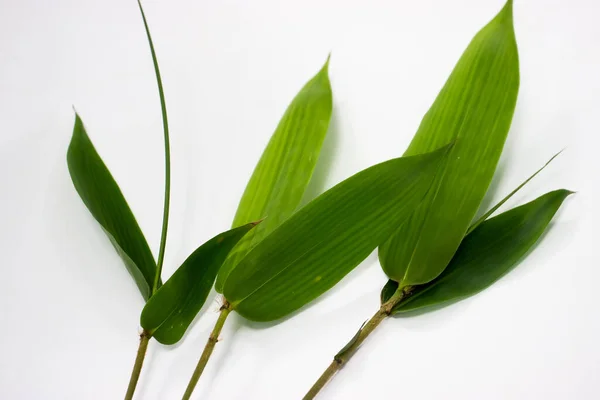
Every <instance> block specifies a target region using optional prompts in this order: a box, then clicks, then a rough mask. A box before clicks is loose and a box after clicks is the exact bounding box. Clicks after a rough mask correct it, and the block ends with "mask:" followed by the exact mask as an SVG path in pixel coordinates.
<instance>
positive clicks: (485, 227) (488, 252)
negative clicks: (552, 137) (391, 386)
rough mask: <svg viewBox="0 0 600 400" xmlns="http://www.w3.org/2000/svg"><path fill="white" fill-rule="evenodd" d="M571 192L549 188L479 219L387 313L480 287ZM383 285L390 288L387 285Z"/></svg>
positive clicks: (521, 251) (514, 259)
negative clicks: (448, 256)
mask: <svg viewBox="0 0 600 400" xmlns="http://www.w3.org/2000/svg"><path fill="white" fill-rule="evenodd" d="M572 193H573V192H570V191H568V190H564V189H561V190H556V191H553V192H549V193H546V194H545V195H543V196H541V197H538V198H537V199H536V200H534V201H532V202H530V203H527V204H525V205H522V206H520V207H516V208H513V209H512V210H509V211H507V212H505V213H502V214H500V215H498V216H497V217H494V218H491V219H489V220H487V221H485V222H483V223H482V224H481V225H479V226H478V227H477V228H476V229H475V230H473V232H471V233H470V234H469V235H468V236H467V237H466V238H465V239H464V241H463V243H462V244H461V245H460V247H459V248H458V251H457V252H456V254H455V255H454V258H453V259H452V261H451V262H450V264H449V265H448V268H446V269H445V270H444V272H442V274H441V275H440V276H439V277H437V278H436V279H435V280H433V281H432V282H430V283H428V284H426V285H422V286H416V287H414V288H413V291H412V294H411V295H410V296H409V297H407V298H406V299H404V300H403V301H401V302H400V303H399V304H398V305H397V306H396V307H394V308H393V310H392V311H393V312H394V313H403V312H408V311H414V310H418V309H421V308H425V307H432V306H439V305H443V304H446V303H449V302H454V301H457V300H460V299H464V298H466V297H469V296H472V295H474V294H476V293H479V292H480V291H482V290H484V289H485V288H487V287H488V286H490V285H491V284H493V283H494V282H496V281H497V280H498V279H500V278H501V277H502V276H504V275H505V274H506V273H507V272H509V271H510V270H511V269H512V268H513V267H514V266H515V265H516V264H517V263H518V262H519V261H520V260H521V259H522V258H523V256H525V255H526V254H527V253H528V252H529V250H530V249H531V248H532V247H533V245H534V244H535V243H536V242H537V241H538V239H539V238H540V236H542V234H543V233H544V231H545V230H546V228H547V227H548V224H549V223H550V221H551V220H552V217H553V216H554V214H555V213H556V211H558V209H559V207H560V206H561V204H562V203H563V201H564V200H565V199H566V198H567V197H568V196H569V195H570V194H572ZM388 285H390V286H391V287H393V284H390V283H388ZM388 285H386V286H388ZM396 285H397V283H396ZM391 287H390V288H388V289H387V291H388V292H389V290H390V289H391ZM384 290H385V288H384Z"/></svg>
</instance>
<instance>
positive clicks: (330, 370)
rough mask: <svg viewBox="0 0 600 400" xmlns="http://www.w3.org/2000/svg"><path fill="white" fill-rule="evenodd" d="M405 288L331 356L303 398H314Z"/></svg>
mask: <svg viewBox="0 0 600 400" xmlns="http://www.w3.org/2000/svg"><path fill="white" fill-rule="evenodd" d="M406 293H407V291H406V289H400V288H398V290H396V292H395V293H394V294H393V295H392V297H390V299H389V300H388V301H386V302H385V303H383V304H382V305H381V307H380V308H379V310H377V312H376V313H375V315H373V316H372V317H371V319H370V320H368V321H367V323H366V324H365V325H364V326H363V327H362V328H361V329H360V330H359V331H358V333H357V334H356V335H355V336H354V337H353V338H352V339H351V340H350V342H349V343H348V344H347V345H346V346H344V347H343V348H342V350H340V352H339V353H337V354H336V355H335V356H334V357H333V361H332V362H331V364H329V366H328V367H327V369H326V370H325V371H324V372H323V373H322V374H321V376H320V377H319V379H317V381H316V382H315V383H314V384H313V386H312V387H311V388H310V390H309V391H308V392H307V393H306V395H304V397H303V400H311V399H314V398H315V397H316V396H317V394H318V393H319V392H320V391H321V389H323V387H325V385H326V384H327V382H329V381H330V380H331V378H333V376H334V375H335V374H336V373H337V372H338V371H339V370H340V369H341V368H342V367H343V366H344V365H345V364H346V363H347V362H348V361H349V360H350V358H352V356H353V355H354V353H356V351H357V350H358V348H359V347H360V345H361V344H362V343H363V342H364V341H365V339H366V338H367V337H368V336H369V335H370V334H371V333H373V331H374V330H375V328H377V327H378V326H379V324H380V323H381V322H382V321H383V320H384V319H385V318H387V317H388V316H389V315H390V314H391V313H392V308H393V307H394V306H395V305H396V304H398V303H399V302H400V301H401V300H402V299H403V298H404V296H405V295H406Z"/></svg>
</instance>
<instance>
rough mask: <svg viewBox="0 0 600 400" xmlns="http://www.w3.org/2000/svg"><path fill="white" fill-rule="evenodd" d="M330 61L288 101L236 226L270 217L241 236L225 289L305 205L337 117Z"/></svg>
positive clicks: (228, 267) (227, 265)
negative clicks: (232, 275)
mask: <svg viewBox="0 0 600 400" xmlns="http://www.w3.org/2000/svg"><path fill="white" fill-rule="evenodd" d="M328 65H329V59H327V62H326V63H325V65H324V66H323V68H322V69H321V70H320V71H319V72H318V73H317V74H316V75H315V76H314V77H313V78H312V79H311V80H310V81H309V82H308V83H307V84H306V85H305V86H304V87H303V88H302V90H300V92H299V93H298V94H297V95H296V97H295V98H294V99H293V101H292V103H291V104H290V105H289V106H288V108H287V110H286V112H285V114H284V115H283V117H282V118H281V121H280V122H279V125H278V126H277V129H276V130H275V133H273V136H272V137H271V140H270V141H269V144H268V145H267V147H266V149H265V150H264V152H263V154H262V157H261V158H260V160H259V162H258V164H257V165H256V168H255V169H254V173H253V174H252V177H251V178H250V181H249V182H248V185H247V186H246V190H245V191H244V194H243V196H242V199H241V200H240V204H239V206H238V209H237V212H236V215H235V218H234V220H233V225H232V226H234V227H235V226H240V225H243V224H246V223H248V222H251V221H257V220H260V219H263V218H265V220H264V221H263V223H261V224H260V226H258V227H257V228H256V229H254V230H253V231H252V232H250V233H249V234H248V235H247V236H246V237H245V238H244V239H243V240H242V241H240V243H239V244H238V245H237V246H236V247H235V249H234V250H233V251H232V253H231V256H230V257H229V259H228V260H227V261H226V262H225V264H224V265H223V267H222V268H221V271H219V275H218V277H217V283H216V285H215V287H216V289H217V290H218V291H219V292H221V291H222V289H223V283H224V282H225V279H226V277H227V275H228V274H229V272H230V271H231V270H232V269H233V267H234V266H235V265H237V263H239V261H240V260H241V259H242V258H243V257H244V256H245V255H246V254H247V253H248V251H249V250H250V249H251V248H252V247H254V246H255V245H256V244H257V243H259V242H260V241H261V240H262V239H264V238H265V237H266V236H267V235H268V234H269V233H271V232H272V231H273V230H274V229H275V228H277V227H278V226H279V225H281V223H282V222H283V221H285V220H286V219H288V218H289V217H290V216H291V215H292V214H293V213H294V212H295V211H296V209H297V208H298V206H299V205H300V201H301V200H302V196H303V195H304V192H305V190H306V187H307V186H308V183H309V181H310V179H311V176H312V174H313V170H314V168H315V165H316V163H317V159H318V158H319V153H320V151H321V147H322V144H323V140H324V139H325V135H326V133H327V129H328V127H329V120H330V119H331V109H332V93H331V85H330V83H329V74H328Z"/></svg>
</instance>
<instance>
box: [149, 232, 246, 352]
mask: <svg viewBox="0 0 600 400" xmlns="http://www.w3.org/2000/svg"><path fill="white" fill-rule="evenodd" d="M257 224H258V223H256V222H253V223H249V224H246V225H243V226H241V227H239V228H234V229H231V230H229V231H227V232H223V233H221V234H219V235H217V236H215V237H214V238H212V239H211V240H209V241H208V242H206V243H204V244H203V245H202V246H200V247H198V249H196V250H195V251H194V252H193V253H192V254H191V255H190V256H189V257H188V258H187V259H186V260H185V261H184V262H183V264H182V265H181V267H179V268H178V269H177V271H175V273H174V274H173V275H172V276H171V278H169V280H168V281H167V282H166V283H165V284H164V285H163V286H162V287H161V288H160V289H159V290H158V291H157V292H156V293H155V294H154V295H153V296H152V297H151V298H150V300H148V303H146V306H145V307H144V309H143V310H142V315H141V318H140V323H141V325H142V327H143V328H144V329H145V330H146V331H147V332H148V333H149V334H150V335H152V336H153V337H154V338H155V339H156V340H158V341H159V342H160V343H162V344H175V343H177V342H178V341H179V339H181V338H182V337H183V335H184V333H185V331H186V330H187V328H188V326H189V325H190V324H191V323H192V321H193V320H194V318H195V317H196V314H198V312H199V311H200V309H201V308H202V306H203V305H204V302H205V301H206V297H207V296H208V293H209V292H210V289H211V288H212V286H213V283H214V281H215V277H216V276H217V272H218V271H219V268H220V267H221V265H222V264H223V261H224V260H225V258H226V257H227V255H228V254H229V252H230V251H231V249H232V248H233V246H235V245H236V243H238V241H239V240H240V239H242V238H243V237H244V235H246V233H248V232H249V231H250V230H251V229H252V228H254V227H255V226H256V225H257Z"/></svg>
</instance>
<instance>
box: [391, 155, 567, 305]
mask: <svg viewBox="0 0 600 400" xmlns="http://www.w3.org/2000/svg"><path fill="white" fill-rule="evenodd" d="M560 153H562V150H561V151H559V152H558V153H556V154H555V155H554V156H552V158H550V160H548V162H546V164H544V166H543V167H542V168H540V169H538V170H537V171H536V172H535V173H533V174H532V175H531V176H530V177H529V178H527V179H526V180H525V181H524V182H523V183H521V184H520V185H519V186H517V188H516V189H515V190H513V191H512V192H510V193H509V194H508V195H507V196H506V197H504V198H503V199H502V200H500V202H498V204H496V205H495V206H494V207H492V208H491V209H490V210H489V211H487V212H486V213H485V214H483V215H482V216H481V217H480V218H479V219H478V220H477V221H476V222H474V223H473V224H472V225H471V226H470V227H469V230H468V231H467V233H466V235H465V236H467V235H468V234H469V233H471V232H473V230H475V228H477V227H478V226H479V225H481V224H482V223H483V222H484V221H486V220H487V219H488V217H489V216H490V215H492V214H493V213H494V211H496V210H497V209H498V208H500V207H501V206H502V205H503V204H504V203H506V202H507V201H508V199H510V198H511V197H512V196H514V194H515V193H517V192H518V191H519V190H521V189H522V188H523V186H525V185H526V184H528V183H529V181H531V180H532V179H533V178H535V177H536V176H537V174H539V173H540V172H542V171H543V170H544V168H546V167H547V166H548V164H550V163H551V162H552V161H553V160H554V159H555V158H556V157H558V155H559V154H560ZM398 286H399V285H398V282H396V281H394V280H392V279H390V280H388V281H387V283H386V284H385V286H384V287H383V289H381V296H380V300H381V304H383V303H385V302H386V301H388V300H389V299H390V297H392V295H393V294H394V293H395V292H396V290H397V289H398Z"/></svg>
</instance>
